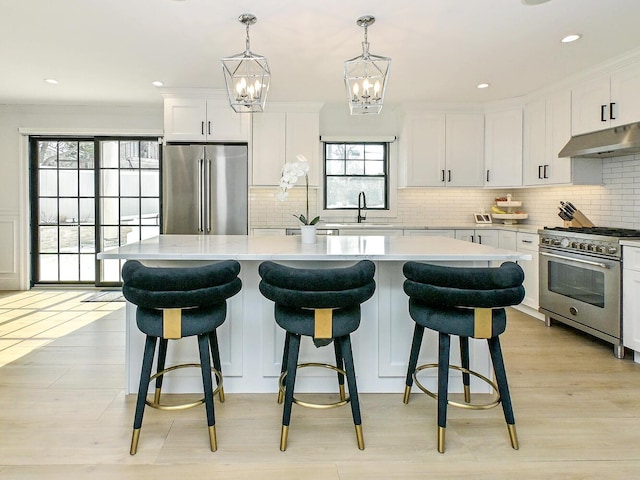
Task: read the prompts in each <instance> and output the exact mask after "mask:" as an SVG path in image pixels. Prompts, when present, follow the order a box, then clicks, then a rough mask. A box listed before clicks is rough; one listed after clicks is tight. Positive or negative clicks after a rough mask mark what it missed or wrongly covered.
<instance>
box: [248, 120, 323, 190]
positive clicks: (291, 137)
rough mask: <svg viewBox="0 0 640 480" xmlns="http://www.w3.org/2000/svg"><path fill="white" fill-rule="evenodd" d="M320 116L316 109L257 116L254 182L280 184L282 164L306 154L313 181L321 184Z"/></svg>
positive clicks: (254, 147)
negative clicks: (313, 110)
mask: <svg viewBox="0 0 640 480" xmlns="http://www.w3.org/2000/svg"><path fill="white" fill-rule="evenodd" d="M319 150H320V116H319V113H318V111H315V112H264V113H260V114H255V115H254V117H253V141H252V153H253V155H252V184H253V185H268V186H273V185H278V184H279V183H280V176H281V170H282V166H283V165H284V163H285V162H292V161H295V159H296V155H298V154H302V155H304V156H305V157H306V158H307V160H309V164H310V165H309V167H310V169H309V185H312V186H317V185H319V184H320V178H321V173H322V168H321V165H320V160H319V158H320V156H319Z"/></svg>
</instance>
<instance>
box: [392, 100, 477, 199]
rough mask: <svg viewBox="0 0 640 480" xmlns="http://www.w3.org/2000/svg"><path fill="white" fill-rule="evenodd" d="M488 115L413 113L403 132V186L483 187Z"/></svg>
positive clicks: (401, 161) (400, 182)
mask: <svg viewBox="0 0 640 480" xmlns="http://www.w3.org/2000/svg"><path fill="white" fill-rule="evenodd" d="M483 170H484V115H483V114H481V113H447V114H445V113H426V114H415V113H412V114H409V115H407V117H406V118H405V121H404V123H403V131H402V134H401V136H400V166H399V185H400V186H401V187H444V186H448V187H480V186H482V185H483V179H484V176H483Z"/></svg>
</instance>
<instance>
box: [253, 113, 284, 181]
mask: <svg viewBox="0 0 640 480" xmlns="http://www.w3.org/2000/svg"><path fill="white" fill-rule="evenodd" d="M285 125H286V115H285V113H271V112H263V113H260V114H258V115H254V116H253V130H252V135H253V142H252V143H253V144H252V152H253V155H252V173H251V175H252V184H253V185H270V186H273V185H278V184H279V183H280V177H281V175H282V166H283V165H284V162H285V158H286V154H285Z"/></svg>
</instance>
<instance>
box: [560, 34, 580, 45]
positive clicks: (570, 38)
mask: <svg viewBox="0 0 640 480" xmlns="http://www.w3.org/2000/svg"><path fill="white" fill-rule="evenodd" d="M581 36H582V35H578V34H577V33H573V34H571V35H567V36H566V37H564V38H563V39H562V43H571V42H575V41H576V40H578V39H579V38H580V37H581Z"/></svg>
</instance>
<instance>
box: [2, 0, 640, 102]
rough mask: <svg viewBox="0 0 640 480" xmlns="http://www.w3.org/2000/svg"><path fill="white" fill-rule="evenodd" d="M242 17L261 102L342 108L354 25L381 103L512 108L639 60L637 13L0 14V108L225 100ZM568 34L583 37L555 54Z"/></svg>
mask: <svg viewBox="0 0 640 480" xmlns="http://www.w3.org/2000/svg"><path fill="white" fill-rule="evenodd" d="M529 1H530V3H536V2H535V1H534V0H529ZM538 1H539V0H538ZM245 12H247V13H253V14H255V15H256V16H257V17H258V22H257V23H256V24H255V25H254V26H252V27H251V29H250V35H251V50H252V51H253V52H255V53H259V54H262V55H265V56H266V57H267V58H268V61H269V65H270V68H271V72H272V80H271V89H270V92H269V99H270V100H272V101H314V102H328V103H336V102H341V101H343V100H344V99H345V98H346V93H345V91H344V83H343V80H342V68H343V62H344V60H346V59H349V58H352V57H355V56H357V55H359V54H360V53H361V42H362V39H363V33H364V31H363V29H362V28H360V27H358V26H357V25H356V23H355V21H356V19H357V18H358V17H359V16H361V15H364V14H372V15H374V16H375V17H376V23H375V24H374V25H373V26H371V27H370V28H369V43H370V45H371V48H370V50H371V53H374V54H377V55H384V56H389V57H391V58H392V64H391V74H390V79H389V86H388V90H387V103H399V102H405V101H426V102H484V101H490V100H500V99H505V98H511V97H517V96H520V95H523V94H526V93H529V92H531V91H533V90H536V89H538V88H542V87H545V86H547V85H550V84H553V83H555V82H557V81H560V80H562V79H564V78H566V77H567V76H570V75H573V74H575V73H576V72H578V71H580V70H584V69H586V68H588V67H591V66H593V65H595V64H598V63H601V62H604V61H606V60H608V59H611V58H613V57H616V56H619V55H622V54H624V53H625V52H629V51H631V50H636V49H637V48H638V47H640V28H639V27H638V22H639V21H640V1H639V0H551V1H549V2H547V3H542V4H539V5H525V4H524V3H523V0H392V1H389V0H377V1H372V0H368V1H364V0H253V1H251V0H236V1H221V0H180V1H179V0H19V1H18V0H0V66H1V68H0V104H4V103H11V104H16V103H30V104H32V103H74V104H77V103H82V104H96V103H112V104H113V103H115V104H158V105H159V104H160V103H161V101H162V98H161V96H160V93H159V91H158V90H157V89H156V88H155V87H153V86H152V85H151V82H152V81H154V80H162V81H163V82H164V83H165V86H166V87H203V88H224V79H223V75H222V69H221V66H220V58H221V57H223V56H228V55H232V54H236V53H240V52H242V51H243V50H244V41H245V31H244V25H242V24H240V23H239V22H238V20H237V18H238V16H239V15H240V14H241V13H245ZM569 33H580V34H582V35H583V37H582V39H581V40H579V41H578V42H575V43H573V44H561V43H560V39H561V38H562V37H563V36H565V35H566V34H569ZM45 78H54V79H56V80H58V81H59V84H58V85H49V84H47V83H45V82H44V79H45ZM479 82H489V83H491V87H490V88H489V89H485V90H478V89H476V84H477V83H479Z"/></svg>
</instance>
